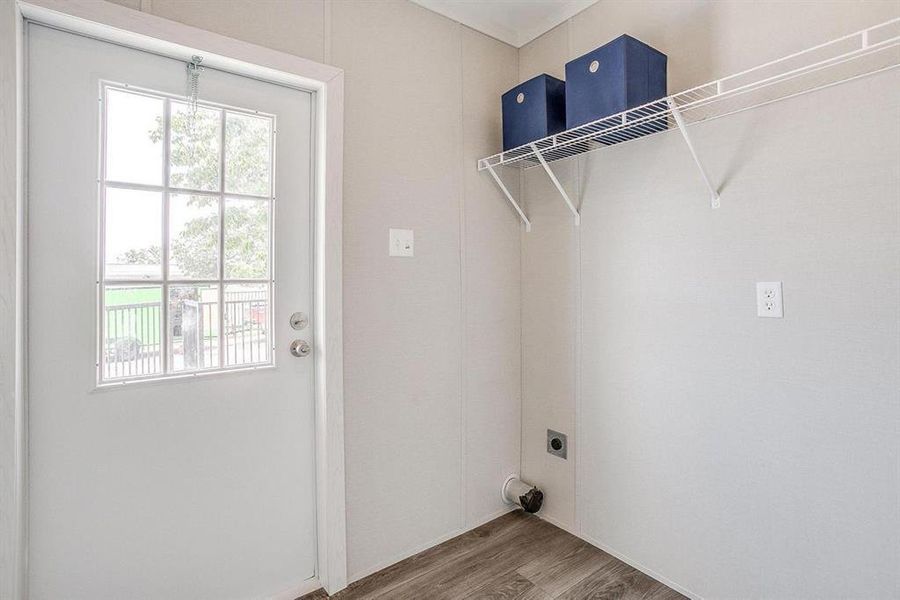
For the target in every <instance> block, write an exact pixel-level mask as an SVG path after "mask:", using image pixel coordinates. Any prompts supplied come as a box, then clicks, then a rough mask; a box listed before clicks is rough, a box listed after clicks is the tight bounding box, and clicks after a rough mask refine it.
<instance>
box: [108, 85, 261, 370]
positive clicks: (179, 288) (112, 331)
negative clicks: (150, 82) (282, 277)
mask: <svg viewBox="0 0 900 600" xmlns="http://www.w3.org/2000/svg"><path fill="white" fill-rule="evenodd" d="M101 107H102V111H103V114H102V119H101V123H102V124H103V132H102V136H101V143H102V148H101V153H102V160H101V171H102V173H101V182H102V185H101V190H100V193H101V218H102V221H101V223H102V225H101V236H100V253H99V255H100V280H99V287H100V289H99V294H98V297H99V314H100V319H99V322H100V331H99V340H100V351H99V359H98V367H99V378H100V381H101V383H102V382H114V381H129V380H135V379H148V378H159V377H167V376H172V375H182V374H189V373H205V372H211V371H220V370H227V369H235V368H244V367H247V366H258V365H265V364H270V363H271V357H272V348H273V343H274V342H273V340H272V335H271V315H272V285H273V281H274V277H273V273H272V269H273V267H272V202H273V189H274V182H273V176H274V173H273V166H272V165H273V152H274V136H275V118H274V116H272V115H265V114H260V113H258V112H255V111H252V110H244V109H236V108H231V107H223V106H217V105H212V104H208V103H204V102H199V103H197V104H196V105H195V104H191V103H189V102H185V101H184V100H183V99H181V98H177V97H171V96H167V95H165V94H159V93H155V92H148V91H144V90H137V89H134V88H131V87H128V86H120V85H112V84H105V85H104V86H103V89H102V102H101Z"/></svg>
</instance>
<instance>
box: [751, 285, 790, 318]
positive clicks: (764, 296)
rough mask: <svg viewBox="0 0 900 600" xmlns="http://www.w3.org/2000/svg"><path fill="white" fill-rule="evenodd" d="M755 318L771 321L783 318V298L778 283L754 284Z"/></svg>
mask: <svg viewBox="0 0 900 600" xmlns="http://www.w3.org/2000/svg"><path fill="white" fill-rule="evenodd" d="M756 316H758V317H769V318H773V319H781V318H782V317H784V296H783V294H782V289H781V282H780V281H760V282H758V283H757V284H756Z"/></svg>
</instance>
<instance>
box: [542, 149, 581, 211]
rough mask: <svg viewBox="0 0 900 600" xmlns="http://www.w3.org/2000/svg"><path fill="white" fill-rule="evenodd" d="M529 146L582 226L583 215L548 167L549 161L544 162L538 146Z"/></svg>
mask: <svg viewBox="0 0 900 600" xmlns="http://www.w3.org/2000/svg"><path fill="white" fill-rule="evenodd" d="M529 146H531V149H532V150H533V151H534V154H535V156H537V158H538V160H539V161H541V166H542V167H544V170H545V171H546V172H547V176H548V177H549V178H550V181H552V182H553V185H555V186H556V189H557V190H559V193H560V195H561V196H562V197H563V200H565V201H566V206H568V207H569V210H570V211H572V214H573V215H574V216H575V224H576V225H581V215H579V214H578V209H577V208H575V204H573V203H572V200H571V199H570V198H569V195H568V194H567V193H566V190H564V189H563V186H562V184H561V183H560V182H559V179H557V178H556V175H555V174H554V173H553V171H552V170H551V169H550V165H548V164H547V161H546V160H544V156H543V155H542V154H541V151H540V150H538V147H537V145H536V144H529Z"/></svg>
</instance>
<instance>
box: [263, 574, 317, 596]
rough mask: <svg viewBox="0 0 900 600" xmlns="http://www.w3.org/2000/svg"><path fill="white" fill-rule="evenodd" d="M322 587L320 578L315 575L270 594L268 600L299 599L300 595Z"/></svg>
mask: <svg viewBox="0 0 900 600" xmlns="http://www.w3.org/2000/svg"><path fill="white" fill-rule="evenodd" d="M320 587H322V584H320V583H319V578H318V577H315V576H313V577H310V578H309V579H306V580H304V581H301V582H300V583H298V584H297V585H295V586H293V587H290V588H288V589H286V590H282V591H280V592H278V593H277V594H273V595H272V596H269V597H268V598H267V600H297V598H299V597H300V596H302V595H304V594H308V593H310V592H314V591H316V590H317V589H319V588H320Z"/></svg>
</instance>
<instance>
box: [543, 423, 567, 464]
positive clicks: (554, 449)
mask: <svg viewBox="0 0 900 600" xmlns="http://www.w3.org/2000/svg"><path fill="white" fill-rule="evenodd" d="M568 450H569V443H568V440H567V439H566V434H564V433H560V432H558V431H553V430H552V429H548V430H547V452H549V453H550V454H552V455H553V456H558V457H560V458H562V459H565V458H566V455H567V454H568Z"/></svg>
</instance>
